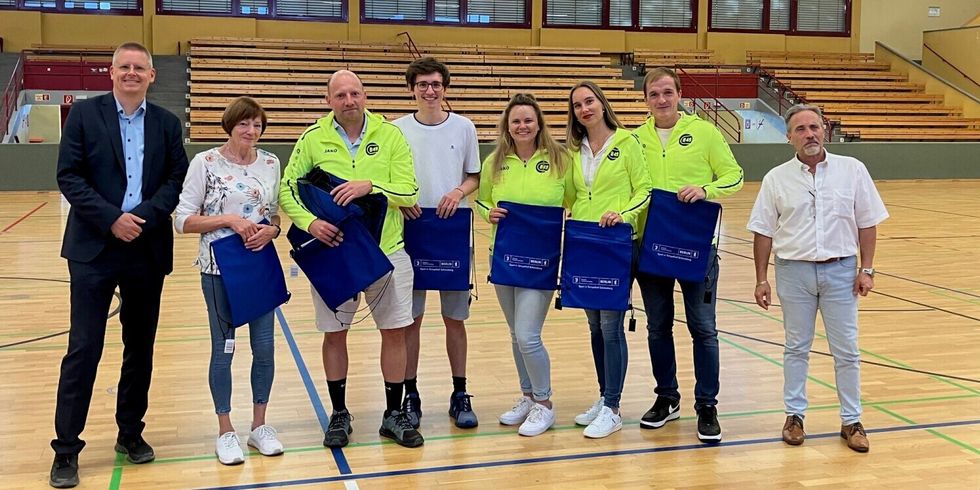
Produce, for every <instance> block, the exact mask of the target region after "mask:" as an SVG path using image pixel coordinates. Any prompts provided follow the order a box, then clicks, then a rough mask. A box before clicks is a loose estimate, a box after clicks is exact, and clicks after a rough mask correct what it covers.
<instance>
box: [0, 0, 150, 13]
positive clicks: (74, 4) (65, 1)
mask: <svg viewBox="0 0 980 490" xmlns="http://www.w3.org/2000/svg"><path fill="white" fill-rule="evenodd" d="M0 8H7V9H17V10H43V11H51V12H63V13H66V14H131V15H138V14H140V13H142V12H143V2H142V0H88V1H83V0H79V1H75V0H0Z"/></svg>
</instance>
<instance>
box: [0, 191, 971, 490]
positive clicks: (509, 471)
mask: <svg viewBox="0 0 980 490" xmlns="http://www.w3.org/2000/svg"><path fill="white" fill-rule="evenodd" d="M758 187H759V186H758V183H750V184H748V185H746V186H745V189H744V190H742V191H741V192H740V193H739V194H737V195H736V196H734V197H732V198H730V199H727V200H725V201H724V202H723V203H724V205H725V208H726V210H725V227H724V231H723V234H724V237H723V240H722V242H721V250H722V252H721V258H722V265H721V268H722V269H721V270H722V277H721V279H720V281H719V284H720V286H719V302H718V328H719V337H720V341H721V342H720V344H721V365H722V371H721V378H722V379H721V381H722V389H721V395H720V397H719V399H720V403H719V409H720V412H721V423H722V427H723V429H724V442H723V443H722V444H721V445H719V446H707V445H702V444H700V443H699V442H698V440H697V438H696V427H695V425H696V422H695V419H694V417H693V415H694V413H693V410H692V408H691V402H692V400H693V394H692V392H693V384H694V379H693V368H692V361H691V348H690V337H689V335H688V334H687V332H686V331H685V330H686V329H685V328H684V326H683V324H682V323H678V324H677V326H676V327H675V339H676V342H677V345H678V349H677V352H678V377H679V382H680V386H681V391H682V396H683V397H684V399H683V401H682V414H683V417H682V418H681V419H680V420H679V421H677V422H673V423H671V424H669V425H667V426H666V427H663V428H661V429H659V430H641V429H640V428H639V424H638V420H639V418H640V416H642V414H643V412H644V411H645V410H646V409H647V408H649V406H650V405H651V403H652V401H653V394H652V390H653V386H652V375H651V374H650V361H649V357H648V354H647V348H646V341H645V333H644V332H643V325H644V320H645V319H644V317H643V315H642V313H638V314H637V319H638V323H639V325H640V327H639V328H638V329H637V331H636V332H630V333H627V338H628V340H629V344H630V356H631V359H630V368H629V372H628V375H627V381H626V388H625V391H624V394H623V404H622V410H623V414H624V425H625V426H624V428H623V430H622V431H621V432H619V433H617V434H614V435H612V436H610V437H608V438H606V439H600V440H589V439H585V438H584V437H583V436H582V433H581V428H578V427H575V426H574V424H573V422H572V418H573V417H574V415H575V414H577V413H579V411H581V410H583V409H585V408H586V407H588V406H589V405H590V404H591V403H592V401H593V400H594V399H595V398H596V396H597V386H596V381H595V374H594V370H593V367H592V358H591V355H590V350H589V341H588V334H587V331H588V330H587V326H586V323H585V319H584V314H583V313H582V312H581V311H578V310H572V309H566V310H563V311H554V310H553V311H551V312H550V313H549V317H548V321H547V324H546V328H545V343H546V346H547V348H548V349H549V351H550V353H551V356H552V371H553V372H552V377H553V384H554V390H555V395H554V398H553V400H554V402H555V407H556V410H557V415H558V423H557V424H556V426H555V428H554V429H553V430H551V431H549V432H547V433H545V434H544V435H541V436H539V437H534V438H524V437H520V436H518V435H517V433H516V428H513V427H504V426H500V425H498V423H497V420H496V416H497V415H498V414H499V413H501V412H503V411H505V410H507V409H509V408H510V406H511V405H512V402H513V399H514V397H515V396H516V395H518V389H517V380H516V374H515V370H514V366H513V361H512V359H511V353H510V346H509V337H508V334H507V327H506V325H505V323H504V321H503V316H502V315H501V314H500V310H499V307H498V305H497V302H496V299H495V298H494V295H493V288H492V287H491V286H490V285H488V284H486V283H485V282H484V281H480V282H481V283H480V284H479V301H476V302H474V304H473V311H472V318H471V319H470V320H469V321H468V322H467V325H468V327H469V328H468V332H469V333H468V335H469V388H470V392H471V393H473V394H474V395H475V397H474V398H473V404H474V407H475V410H476V412H477V414H478V415H479V417H480V421H481V425H480V426H479V427H478V428H477V429H475V430H467V431H464V430H459V429H456V428H455V427H454V426H453V425H452V423H451V422H450V420H449V418H448V417H447V416H446V412H445V411H446V407H447V399H448V395H449V392H450V390H451V385H450V380H449V366H448V361H447V360H446V356H445V348H444V333H443V327H442V325H441V321H440V320H439V315H438V313H437V310H435V309H433V306H432V305H433V304H435V305H437V304H438V302H437V301H436V302H432V301H431V300H430V308H429V311H430V314H429V316H427V317H426V321H425V324H424V329H423V347H422V361H421V367H420V375H419V379H420V389H421V392H422V399H423V411H424V416H423V418H422V433H423V435H424V436H425V437H426V443H425V446H423V447H422V448H420V449H414V450H413V449H405V448H402V447H399V446H397V445H394V444H392V443H390V442H388V441H387V440H383V439H382V438H381V437H379V436H378V433H377V428H378V426H379V424H380V420H381V412H382V409H383V405H384V402H383V393H382V386H381V376H380V368H379V364H378V352H379V345H380V340H379V335H378V334H377V333H376V332H375V331H374V327H373V324H372V323H371V321H370V319H369V320H367V321H365V322H364V323H362V324H361V325H358V326H356V327H355V328H354V329H353V330H352V332H351V334H350V336H349V344H350V345H349V347H350V357H351V367H350V378H349V383H348V389H349V391H348V395H347V398H348V405H349V407H350V409H351V412H352V413H353V415H354V424H353V425H354V433H353V434H352V438H353V440H352V443H351V444H350V446H348V447H346V448H344V449H343V450H342V451H333V452H331V451H330V450H328V449H326V448H323V447H322V446H321V440H322V431H323V428H324V426H325V424H326V414H327V413H329V399H328V397H327V393H326V383H325V382H324V376H323V371H322V367H321V360H320V342H321V338H322V336H321V335H320V334H318V333H317V332H316V331H315V330H314V328H313V326H312V319H313V311H312V307H311V304H310V295H309V286H308V283H307V281H306V280H305V278H304V277H303V275H302V274H299V276H298V277H289V274H288V270H289V266H290V265H291V261H290V259H289V258H288V256H287V255H286V254H285V249H286V247H285V245H284V240H280V243H279V250H280V255H281V256H282V262H283V264H284V266H285V267H286V269H287V281H288V284H289V287H290V289H291V290H292V292H293V298H292V300H291V301H290V302H289V303H288V304H287V305H285V306H283V307H282V309H281V312H280V313H279V314H278V315H277V316H278V321H277V338H276V342H277V345H276V348H277V354H276V362H277V372H276V380H275V384H274V389H273V395H272V401H271V405H270V408H269V416H268V417H269V418H268V420H269V423H271V424H272V425H274V426H275V427H277V428H278V429H279V432H280V437H281V439H282V441H283V443H284V444H285V445H286V448H287V451H286V454H284V455H283V456H281V457H276V458H265V457H262V456H260V455H258V454H256V453H254V452H253V453H251V454H249V455H248V458H247V461H246V463H245V464H244V465H240V466H234V467H224V466H221V465H220V464H219V463H218V462H217V461H216V459H215V457H214V455H213V451H214V438H215V436H216V431H217V424H216V421H215V417H214V415H213V407H212V404H211V398H210V395H209V392H208V381H207V372H208V368H207V365H208V353H209V337H208V326H207V317H206V314H205V310H204V302H203V299H202V295H201V290H200V280H199V276H198V272H197V270H196V269H195V268H193V267H192V266H191V263H192V261H193V257H194V255H195V254H196V253H197V236H196V235H188V236H181V237H178V238H177V240H176V264H175V265H176V270H175V271H174V274H173V275H171V276H170V277H169V278H168V279H167V282H166V286H165V291H164V298H163V304H164V305H163V313H162V317H161V320H160V329H159V334H158V337H157V346H156V370H155V373H154V379H153V386H152V389H151V393H150V409H149V413H148V414H147V417H146V422H147V427H146V431H145V433H144V436H145V437H146V439H147V440H148V441H149V442H150V443H151V444H152V445H153V446H154V448H155V450H156V454H157V460H156V461H155V462H154V463H152V464H148V465H142V466H135V465H130V464H127V463H125V462H124V461H123V459H122V458H120V457H119V456H117V455H116V454H115V453H114V452H113V450H112V446H113V441H114V438H115V435H116V428H115V424H114V421H113V410H114V407H115V396H114V391H115V383H116V381H117V378H118V374H119V365H120V359H121V352H122V345H121V342H120V338H119V335H120V329H119V323H118V320H117V319H116V318H110V320H109V325H108V337H107V342H106V348H105V352H104V354H103V358H102V364H101V369H100V371H99V376H98V379H97V381H96V387H95V395H94V399H93V402H92V408H91V411H90V414H89V419H88V426H87V427H86V431H85V433H84V434H83V435H82V437H83V438H84V439H85V440H86V441H87V442H88V446H87V447H86V449H85V451H84V452H82V454H81V458H80V463H81V472H80V475H81V479H82V486H81V487H80V488H109V489H116V488H211V487H223V488H240V489H244V488H268V487H280V486H282V487H286V486H301V487H306V488H328V487H333V488H340V487H341V486H344V487H347V488H358V487H360V488H378V487H391V488H415V487H419V488H427V487H433V486H437V485H438V486H445V487H452V488H461V487H467V488H487V487H488V486H490V485H492V486H494V487H496V488H515V487H560V486H564V487H572V488H627V487H631V488H635V487H657V488H694V487H698V488H711V487H728V488H773V487H776V488H797V487H818V488H820V487H822V488H831V487H833V488H837V487H861V488H889V487H890V488H956V489H960V488H973V489H975V488H980V382H978V380H977V378H980V268H978V267H977V258H976V257H977V251H978V249H980V247H978V246H977V243H978V240H980V200H978V199H977V196H978V195H980V182H977V181H893V182H880V183H879V190H880V191H881V193H882V195H883V197H884V199H885V202H886V204H887V205H888V210H889V212H890V213H891V219H889V220H888V221H886V222H885V223H884V224H883V225H882V226H881V227H880V228H879V241H878V251H877V258H876V261H875V266H876V268H877V269H878V270H879V271H880V273H879V276H878V278H877V281H876V282H877V284H876V286H877V289H876V290H875V292H874V293H872V294H871V295H870V296H869V297H868V298H866V299H863V300H862V301H861V310H862V313H861V315H860V319H861V320H860V322H861V337H860V342H861V347H862V352H863V356H862V360H863V361H865V364H864V365H863V366H862V382H863V385H862V389H863V392H862V394H863V398H864V404H865V405H864V407H865V412H864V418H863V421H864V423H865V426H866V427H867V428H868V429H869V437H870V440H871V452H870V453H868V454H857V453H854V452H852V451H850V450H849V449H847V447H846V446H845V445H844V444H843V443H842V441H841V439H840V438H839V437H838V435H837V431H838V429H839V424H840V422H839V418H838V415H837V411H838V405H837V398H836V393H835V388H834V374H833V362H832V359H831V358H829V357H826V356H824V355H820V354H817V353H815V354H814V355H813V356H812V357H811V376H810V383H809V396H810V404H811V408H810V411H809V413H808V417H807V419H806V428H807V432H808V434H809V438H808V440H807V441H806V443H805V444H804V445H803V446H802V447H789V446H786V445H784V444H783V443H782V442H781V441H780V429H781V426H782V422H783V419H784V415H783V411H782V407H783V405H782V369H781V361H782V348H781V346H780V345H779V344H780V343H781V342H782V339H783V332H782V326H781V324H780V318H781V317H780V311H779V309H778V308H774V309H772V310H771V311H770V312H764V311H762V310H760V309H759V308H758V307H756V306H755V304H754V303H753V302H752V288H753V280H754V276H753V272H752V270H753V269H752V261H751V254H752V247H751V235H750V234H749V233H748V232H747V231H746V230H745V222H746V219H747V216H748V213H749V211H750V209H751V206H752V202H753V200H754V198H755V195H756V192H757V191H758ZM65 213H66V206H65V205H64V204H63V203H62V201H61V198H60V196H59V195H58V193H56V192H8V193H0V227H2V228H0V230H2V231H0V259H2V260H0V373H3V375H2V377H0V400H2V402H0V475H3V476H2V478H0V487H2V488H45V487H46V485H47V473H48V469H49V467H50V464H51V459H52V456H53V453H52V451H51V449H50V448H49V446H48V441H49V440H50V439H51V437H52V436H53V433H54V429H53V417H54V415H53V413H54V400H55V389H56V385H57V381H58V370H59V364H60V360H61V356H62V355H64V352H65V346H66V342H67V336H66V335H64V333H65V331H66V330H67V328H68V284H67V279H68V274H67V268H66V265H65V261H64V260H63V259H61V258H59V247H60V243H61V235H62V229H63V224H64V219H65ZM477 226H478V228H477V232H478V233H477V241H478V244H477V247H478V248H477V250H478V254H477V265H478V277H481V278H483V277H486V269H487V261H486V252H485V251H486V243H487V235H486V232H487V229H488V228H487V226H486V225H485V224H484V223H478V225H477ZM770 274H771V273H770ZM771 277H772V276H771V275H770V278H771ZM634 298H635V300H636V302H637V303H640V301H639V294H634ZM681 310H682V309H681ZM678 318H679V319H683V311H678ZM821 329H822V327H818V336H819V338H818V339H817V341H816V342H815V343H814V346H813V349H814V351H819V352H821V353H823V352H827V351H828V347H827V345H826V341H825V339H824V337H823V336H822V335H821V334H820V330H821ZM240 332H241V333H240V338H242V339H244V337H245V336H247V334H248V330H247V329H244V330H241V331H240ZM239 345H242V346H247V343H245V342H240V343H239ZM248 365H249V354H248V349H247V347H242V348H241V349H240V352H239V354H238V359H237V360H236V362H235V365H234V383H235V385H234V388H235V389H234V394H233V408H234V411H233V412H232V418H233V421H234V422H235V423H236V427H237V428H238V431H239V433H240V434H242V437H243V439H244V436H245V435H246V431H247V429H248V424H249V421H250V420H249V417H250V413H251V411H250V400H251V398H250V389H249V386H248ZM956 378H961V379H956Z"/></svg>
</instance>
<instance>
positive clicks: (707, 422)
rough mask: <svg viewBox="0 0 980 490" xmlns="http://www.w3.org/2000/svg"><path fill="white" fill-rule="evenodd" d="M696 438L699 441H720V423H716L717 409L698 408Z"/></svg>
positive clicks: (711, 407)
mask: <svg viewBox="0 0 980 490" xmlns="http://www.w3.org/2000/svg"><path fill="white" fill-rule="evenodd" d="M698 439H700V440H701V442H709V443H710V442H715V443H717V442H721V424H719V423H718V409H717V408H715V407H713V406H710V407H701V408H699V409H698Z"/></svg>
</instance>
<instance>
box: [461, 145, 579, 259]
mask: <svg viewBox="0 0 980 490" xmlns="http://www.w3.org/2000/svg"><path fill="white" fill-rule="evenodd" d="M566 161H568V160H566ZM571 185H572V184H571V171H570V170H568V169H566V172H565V175H564V176H557V175H555V173H554V172H552V171H551V163H550V162H549V159H548V153H547V152H546V151H544V150H540V149H539V150H538V151H536V152H534V155H532V156H531V158H530V159H529V160H528V161H527V162H524V161H522V160H521V159H520V157H518V156H517V155H515V154H510V155H507V158H506V159H505V160H504V164H503V167H502V169H501V174H500V178H499V179H498V180H497V181H496V182H495V181H494V173H493V153H491V154H490V155H488V156H487V158H486V159H485V160H483V169H482V170H481V171H480V192H479V194H478V195H477V198H476V206H475V207H476V211H477V212H478V213H480V216H482V217H483V219H484V220H486V221H487V222H489V221H490V209H492V208H495V207H497V203H499V202H500V201H509V202H516V203H521V204H534V205H538V206H558V207H561V206H562V205H563V204H564V200H565V189H566V186H571ZM496 235H497V225H493V227H492V230H491V233H490V248H491V249H492V248H493V241H494V238H495V237H496Z"/></svg>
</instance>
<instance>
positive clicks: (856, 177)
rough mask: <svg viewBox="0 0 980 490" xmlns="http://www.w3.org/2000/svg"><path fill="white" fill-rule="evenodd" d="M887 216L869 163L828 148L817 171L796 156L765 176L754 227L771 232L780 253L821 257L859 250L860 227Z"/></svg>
mask: <svg viewBox="0 0 980 490" xmlns="http://www.w3.org/2000/svg"><path fill="white" fill-rule="evenodd" d="M886 218H888V211H887V210H886V209H885V204H884V203H883V202H882V201H881V196H879V195H878V190H877V189H876V188H875V184H874V181H872V180H871V175H870V174H868V169H867V168H866V167H865V166H864V164H863V163H861V162H860V161H859V160H857V159H856V158H851V157H847V156H842V155H834V154H833V153H830V152H826V158H825V159H824V161H822V162H820V163H818V164H817V167H816V174H815V175H814V174H811V173H810V172H809V170H807V166H806V165H805V164H804V163H803V162H801V161H800V160H799V159H797V158H793V159H792V160H790V161H788V162H786V163H784V164H782V165H780V166H778V167H775V168H773V169H772V170H770V171H769V172H768V173H767V174H766V176H765V178H763V179H762V188H760V189H759V195H758V196H757V197H756V199H755V205H754V206H753V207H752V215H751V216H750V217H749V224H748V229H749V231H752V232H755V233H758V234H760V235H765V236H768V237H772V249H773V252H775V254H776V257H779V258H781V259H785V260H806V261H811V262H814V261H822V260H827V259H832V258H836V257H850V256H851V255H856V254H857V253H858V250H859V244H858V229H859V228H870V227H872V226H876V225H878V224H879V223H881V222H882V221H884V220H885V219H886Z"/></svg>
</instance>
